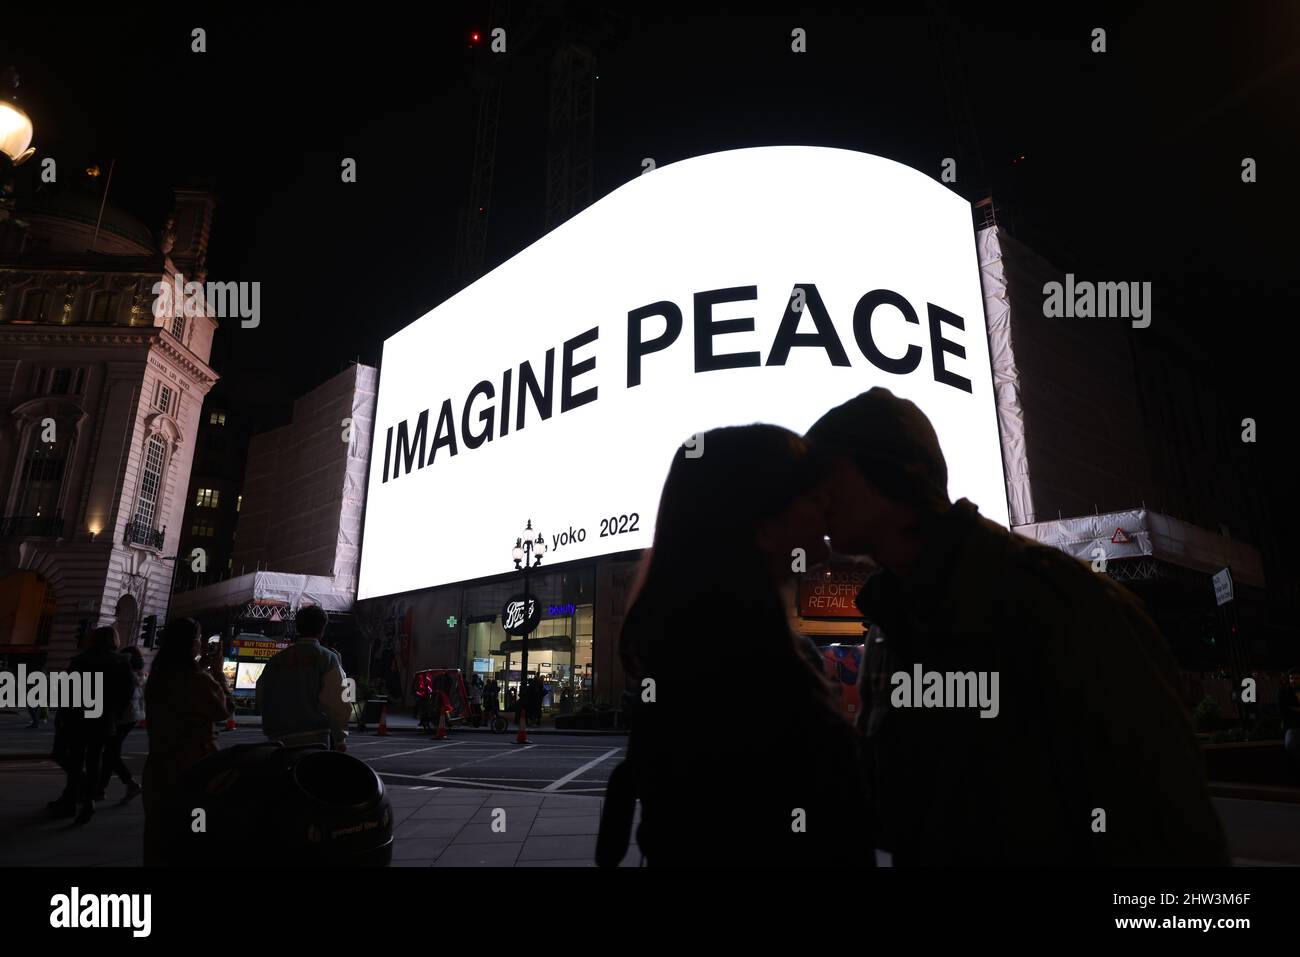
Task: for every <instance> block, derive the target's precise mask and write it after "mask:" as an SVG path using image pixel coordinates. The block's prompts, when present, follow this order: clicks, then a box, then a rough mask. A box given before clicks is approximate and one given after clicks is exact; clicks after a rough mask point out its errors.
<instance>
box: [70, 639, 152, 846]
mask: <svg viewBox="0 0 1300 957" xmlns="http://www.w3.org/2000/svg"><path fill="white" fill-rule="evenodd" d="M68 670H69V671H71V672H75V673H78V674H80V675H81V682H82V688H83V689H86V695H87V697H86V700H85V702H84V703H85V704H87V705H90V707H89V708H86V707H77V706H76V704H77V703H74V706H73V707H70V708H65V709H61V710H64V711H66V712H67V721H68V725H67V734H68V763H67V774H68V784H67V789H66V790H65V792H64V794H65V796H66V797H67V798H68V799H69V800H71V801H75V802H76V803H77V812H76V823H77V824H85V823H86V822H87V821H89V820H90V819H91V817H93V816H94V813H95V801H96V798H97V796H98V795H97V791H98V789H99V777H100V768H101V765H102V762H103V759H104V752H105V750H106V749H107V747H108V745H109V742H110V741H111V739H112V738H113V736H114V734H115V733H116V731H117V719H118V715H119V714H120V713H121V711H122V709H123V707H124V706H126V705H127V704H129V702H130V699H131V689H132V687H133V681H132V678H131V673H130V670H129V667H128V665H127V663H126V660H125V659H124V658H123V657H122V656H121V655H119V654H118V653H117V631H116V629H114V628H113V627H112V626H111V625H105V626H102V627H99V628H96V629H94V630H93V631H92V632H91V633H90V640H89V642H88V643H87V647H86V650H85V651H83V652H82V653H81V654H79V655H77V656H76V657H75V658H73V659H72V661H71V662H69V664H68ZM96 696H97V697H98V700H91V699H92V698H94V697H96ZM56 813H58V812H56Z"/></svg>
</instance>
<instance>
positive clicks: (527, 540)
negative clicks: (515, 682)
mask: <svg viewBox="0 0 1300 957" xmlns="http://www.w3.org/2000/svg"><path fill="white" fill-rule="evenodd" d="M532 536H533V520H532V519H531V518H530V519H529V520H528V524H527V526H525V528H524V533H523V534H522V535H520V536H519V537H518V538H516V539H515V548H514V551H513V553H512V555H513V557H514V560H515V568H516V569H517V570H518V571H521V572H523V575H524V610H523V616H524V620H523V627H522V634H521V635H520V636H519V643H520V644H519V647H520V664H519V696H518V699H517V700H516V702H515V704H516V709H517V711H516V713H517V715H518V719H519V735H518V737H516V738H515V741H516V743H518V744H527V743H528V725H527V722H526V720H525V718H526V712H525V711H524V681H525V680H526V679H527V678H528V632H529V627H528V626H529V623H530V622H531V620H532V617H533V616H532V614H531V613H530V611H529V605H528V569H529V568H532V567H535V566H537V565H540V564H541V563H542V556H543V555H545V554H546V539H545V538H543V537H542V533H541V532H538V533H537V538H536V540H534V539H533V537H532ZM509 675H510V658H509V657H508V656H507V658H506V676H507V677H509Z"/></svg>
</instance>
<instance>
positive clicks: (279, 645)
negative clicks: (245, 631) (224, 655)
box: [231, 638, 289, 661]
mask: <svg viewBox="0 0 1300 957" xmlns="http://www.w3.org/2000/svg"><path fill="white" fill-rule="evenodd" d="M288 647H289V644H288V642H284V641H249V640H247V639H244V638H236V639H235V641H234V642H233V645H232V652H233V653H232V655H231V657H233V658H241V659H243V660H245V661H269V660H270V659H272V658H274V657H275V655H276V653H277V652H279V651H282V650H284V649H285V648H288Z"/></svg>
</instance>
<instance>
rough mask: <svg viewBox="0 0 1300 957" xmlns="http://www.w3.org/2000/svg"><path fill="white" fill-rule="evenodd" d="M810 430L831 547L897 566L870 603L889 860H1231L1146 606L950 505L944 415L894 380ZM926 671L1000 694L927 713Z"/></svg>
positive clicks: (1171, 666) (865, 590)
mask: <svg viewBox="0 0 1300 957" xmlns="http://www.w3.org/2000/svg"><path fill="white" fill-rule="evenodd" d="M808 439H809V441H810V442H811V443H812V446H813V449H814V451H815V452H816V453H817V454H818V456H819V457H821V458H823V459H824V460H825V462H826V473H827V478H826V482H825V484H824V486H823V492H824V501H825V502H826V507H827V510H826V525H827V528H828V529H829V531H830V540H831V544H832V546H833V547H834V549H835V550H836V551H837V552H839V553H844V554H853V555H869V556H870V557H871V558H873V559H874V560H875V561H876V563H877V564H879V565H880V566H882V570H881V571H880V572H879V573H877V574H875V575H873V576H872V577H871V578H869V579H868V580H867V582H866V584H865V585H864V586H863V587H862V589H861V590H860V592H859V593H858V595H857V599H856V601H857V605H858V607H859V609H860V610H861V611H862V613H863V615H864V617H865V618H866V620H867V621H870V622H872V623H874V624H876V625H878V626H879V631H878V633H877V635H876V637H875V640H876V641H877V642H880V644H878V645H874V646H873V648H871V649H870V652H871V654H870V655H869V656H868V657H869V659H870V662H864V667H863V669H862V676H861V693H862V696H863V699H862V700H863V712H864V714H865V715H867V716H868V722H869V725H870V728H869V741H870V752H871V759H872V764H873V766H874V776H875V781H874V784H875V787H876V789H877V793H878V805H877V807H878V811H879V816H880V818H881V820H882V822H883V836H882V841H883V842H884V843H882V845H881V846H882V847H883V848H884V849H886V850H889V851H891V852H892V854H893V859H894V863H895V864H896V865H904V866H905V865H979V866H989V865H999V864H1002V865H1067V866H1068V865H1098V864H1100V865H1130V864H1138V865H1223V864H1227V863H1228V852H1227V846H1226V842H1225V839H1224V835H1223V829H1222V827H1221V825H1220V823H1219V820H1218V817H1217V816H1216V814H1215V811H1214V808H1213V806H1212V805H1211V803H1210V798H1209V795H1208V792H1207V787H1206V782H1205V773H1204V768H1203V762H1202V758H1201V754H1200V750H1199V748H1198V746H1197V743H1196V739H1195V736H1194V734H1193V730H1192V725H1191V721H1190V717H1189V715H1188V714H1187V713H1186V711H1185V709H1184V706H1183V703H1182V700H1181V696H1180V694H1179V689H1180V687H1181V682H1180V677H1179V672H1178V669H1177V666H1176V665H1175V663H1174V659H1173V657H1172V655H1171V654H1170V652H1169V649H1168V647H1167V646H1166V644H1165V641H1164V638H1163V636H1162V635H1161V634H1160V632H1159V630H1158V629H1157V627H1156V625H1155V624H1154V623H1153V622H1152V621H1151V619H1150V618H1149V617H1148V616H1147V614H1146V612H1145V611H1144V610H1143V608H1142V606H1141V605H1140V603H1139V602H1138V601H1137V599H1136V598H1134V596H1133V595H1132V594H1131V593H1130V592H1128V591H1127V590H1125V589H1124V588H1123V587H1121V586H1120V585H1118V584H1116V583H1115V582H1114V581H1113V580H1111V579H1110V578H1109V577H1107V576H1106V575H1104V574H1097V573H1094V572H1093V571H1091V570H1090V568H1089V566H1088V564H1086V563H1084V562H1081V561H1079V560H1077V559H1075V558H1072V557H1070V556H1068V555H1066V554H1064V553H1062V552H1059V551H1057V550H1056V549H1053V548H1048V547H1046V546H1043V545H1040V544H1038V543H1036V542H1034V541H1031V540H1030V539H1028V538H1025V537H1022V536H1020V535H1015V534H1013V533H1011V532H1010V531H1008V530H1007V529H1005V528H1002V527H1001V526H999V525H997V524H995V523H993V522H990V521H988V520H987V519H985V518H982V517H981V516H980V515H979V510H978V507H977V506H976V505H975V504H973V503H972V502H969V501H967V500H965V499H961V500H959V501H957V502H956V503H952V502H951V501H950V500H949V498H948V491H947V487H948V468H947V463H946V462H945V460H944V457H943V452H942V451H941V449H940V447H939V441H938V437H937V436H936V434H935V431H934V428H933V427H932V426H931V424H930V421H929V419H927V418H926V416H925V414H924V413H923V412H922V411H921V410H920V409H919V408H918V407H917V406H916V405H915V404H913V403H912V402H909V401H907V400H905V399H900V398H898V397H896V396H895V395H894V394H893V393H891V392H889V391H888V390H887V389H881V388H875V389H872V390H871V391H869V392H865V393H862V394H861V395H859V396H857V397H856V398H854V399H850V400H849V401H848V402H845V403H844V404H842V405H840V406H838V407H836V408H834V409H832V410H831V411H830V412H828V413H826V415H824V416H823V417H822V418H821V419H819V420H818V421H817V422H816V423H815V424H814V425H813V427H812V428H811V429H810V430H809V432H808ZM922 674H926V675H937V676H938V678H939V681H941V682H945V683H946V684H947V685H948V686H949V687H952V682H953V677H952V676H956V678H959V679H962V680H963V681H964V680H965V678H964V676H968V675H969V676H970V677H971V678H975V679H978V680H979V681H980V682H984V684H982V685H981V687H982V688H985V689H987V688H991V689H992V695H991V697H992V701H991V703H990V704H989V705H987V706H986V705H985V702H984V701H983V697H984V695H983V692H981V693H980V697H981V701H980V710H976V709H975V708H973V707H971V706H970V704H971V702H970V701H969V700H967V701H964V702H963V701H961V700H959V698H960V696H959V695H957V694H956V693H955V692H954V693H953V694H952V695H950V696H948V695H944V694H942V693H940V694H936V695H934V696H933V697H934V698H935V699H936V702H937V703H938V704H941V705H944V706H942V707H935V706H930V705H932V704H934V703H936V702H931V700H930V698H931V692H930V690H927V691H926V704H927V706H925V707H917V706H916V701H917V700H919V696H920V692H919V690H916V691H914V692H913V693H912V694H911V695H909V694H908V693H906V686H907V684H908V683H910V682H912V681H913V680H915V677H916V676H920V675H922ZM886 679H887V680H886ZM924 680H925V682H926V685H927V688H933V687H934V682H933V680H932V679H931V678H929V677H926V678H925V679H924ZM940 691H942V689H940ZM881 695H888V701H887V702H886V701H884V700H882V698H881ZM949 698H951V700H949Z"/></svg>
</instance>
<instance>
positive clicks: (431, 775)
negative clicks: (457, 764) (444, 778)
mask: <svg viewBox="0 0 1300 957" xmlns="http://www.w3.org/2000/svg"><path fill="white" fill-rule="evenodd" d="M450 770H451V768H441V769H439V770H437V771H430V772H429V773H428V774H421V775H420V777H422V778H432V777H436V776H437V775H439V774H446V773H447V772H448V771H450Z"/></svg>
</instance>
